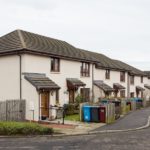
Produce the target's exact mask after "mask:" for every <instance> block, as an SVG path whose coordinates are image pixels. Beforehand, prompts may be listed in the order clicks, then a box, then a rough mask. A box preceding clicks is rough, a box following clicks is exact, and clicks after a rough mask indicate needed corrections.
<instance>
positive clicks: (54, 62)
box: [51, 58, 60, 72]
mask: <svg viewBox="0 0 150 150" xmlns="http://www.w3.org/2000/svg"><path fill="white" fill-rule="evenodd" d="M51 71H52V72H59V71H60V59H58V58H51Z"/></svg>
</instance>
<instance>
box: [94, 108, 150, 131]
mask: <svg viewBox="0 0 150 150" xmlns="http://www.w3.org/2000/svg"><path fill="white" fill-rule="evenodd" d="M149 116H150V107H148V108H142V109H139V110H136V111H133V112H131V113H129V114H127V115H125V116H124V117H122V118H120V119H118V120H116V122H114V123H113V124H108V125H105V126H103V127H100V128H97V129H95V130H94V131H105V130H132V129H133V130H134V129H138V128H140V127H142V126H143V127H144V126H145V125H146V124H147V122H148V118H149Z"/></svg>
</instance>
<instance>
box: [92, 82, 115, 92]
mask: <svg viewBox="0 0 150 150" xmlns="http://www.w3.org/2000/svg"><path fill="white" fill-rule="evenodd" d="M94 85H96V86H97V87H99V88H100V89H102V90H103V91H104V92H112V91H114V89H113V88H112V87H111V86H109V85H107V84H105V83H104V82H103V81H102V80H95V81H94Z"/></svg>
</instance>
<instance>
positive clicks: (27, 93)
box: [0, 30, 150, 121]
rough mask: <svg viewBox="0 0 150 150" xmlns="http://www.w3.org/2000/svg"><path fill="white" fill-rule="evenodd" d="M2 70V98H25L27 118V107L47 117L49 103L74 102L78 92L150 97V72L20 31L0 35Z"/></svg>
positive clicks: (89, 97) (88, 97) (90, 96)
mask: <svg viewBox="0 0 150 150" xmlns="http://www.w3.org/2000/svg"><path fill="white" fill-rule="evenodd" d="M0 72H1V73H0V100H6V99H25V100H26V119H28V120H30V119H31V112H30V107H33V109H34V112H35V117H34V120H35V121H39V120H41V116H46V117H47V118H48V117H50V116H49V115H50V114H49V112H48V111H49V110H48V109H46V108H47V107H49V106H50V105H56V104H58V103H59V104H60V106H63V104H67V103H74V102H75V100H76V97H77V96H79V95H80V96H81V97H82V98H83V99H85V101H93V102H97V101H99V99H101V98H104V97H115V98H117V97H121V98H125V97H127V98H129V97H150V72H148V71H147V72H143V71H141V70H139V69H137V68H134V67H132V66H130V65H128V64H126V63H124V62H122V61H120V60H113V59H111V58H109V57H107V56H105V55H103V54H100V53H94V52H91V51H87V50H83V49H79V48H76V47H74V46H72V45H70V44H68V43H67V42H65V41H61V40H57V39H53V38H49V37H45V36H41V35H38V34H34V33H30V32H26V31H22V30H15V31H13V32H11V33H9V34H7V35H4V36H2V37H0ZM41 108H42V109H41ZM44 108H45V109H44Z"/></svg>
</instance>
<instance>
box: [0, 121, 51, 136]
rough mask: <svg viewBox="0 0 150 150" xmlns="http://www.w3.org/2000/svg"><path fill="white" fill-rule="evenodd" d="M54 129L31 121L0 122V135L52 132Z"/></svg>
mask: <svg viewBox="0 0 150 150" xmlns="http://www.w3.org/2000/svg"><path fill="white" fill-rule="evenodd" d="M52 133H53V129H52V128H48V127H43V126H41V125H39V124H37V123H29V122H0V135H43V134H46V135H48V134H52Z"/></svg>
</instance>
